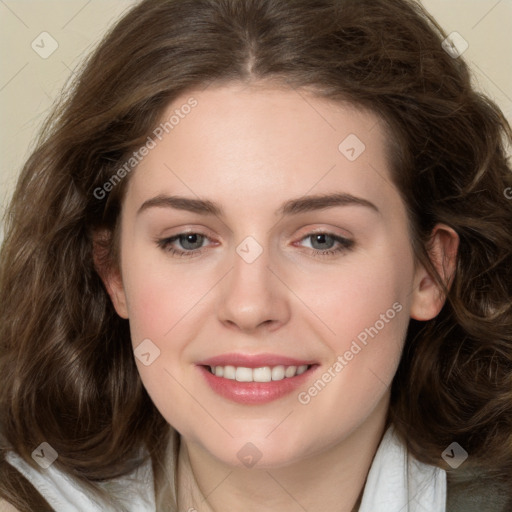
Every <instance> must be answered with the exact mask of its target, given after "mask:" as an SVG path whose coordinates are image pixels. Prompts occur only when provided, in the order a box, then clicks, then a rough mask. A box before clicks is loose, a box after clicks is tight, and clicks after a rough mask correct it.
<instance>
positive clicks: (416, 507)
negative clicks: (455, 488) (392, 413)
mask: <svg viewBox="0 0 512 512" xmlns="http://www.w3.org/2000/svg"><path fill="white" fill-rule="evenodd" d="M445 510H446V471H444V470H443V469H441V468H437V467H435V466H430V465H428V464H424V463H422V462H419V461H418V460H417V459H415V458H414V457H412V456H411V455H410V454H409V453H408V452H407V448H406V446H405V445H404V443H403V442H402V441H401V439H400V438H399V437H398V435H397V434H396V432H395V428H394V427H393V426H390V427H389V428H388V430H387V431H386V433H385V434H384V437H383V438H382V441H381V443H380V445H379V448H378V449H377V452H376V453H375V457H374V458H373V462H372V465H371V467H370V471H369V473H368V477H367V479H366V485H365V488H364V492H363V498H362V500H361V506H360V507H359V510H358V512H445Z"/></svg>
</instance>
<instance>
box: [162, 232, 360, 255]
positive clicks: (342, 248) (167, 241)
mask: <svg viewBox="0 0 512 512" xmlns="http://www.w3.org/2000/svg"><path fill="white" fill-rule="evenodd" d="M186 235H199V236H202V237H205V238H206V239H208V237H207V236H206V235H204V234H202V233H198V232H194V231H191V232H185V233H179V234H178V235H174V236H172V237H170V238H162V239H158V240H157V245H158V247H159V248H160V249H162V250H163V251H165V252H168V253H170V254H171V255H172V256H176V257H179V258H182V257H183V258H190V257H194V256H199V255H200V254H201V253H202V252H203V250H202V248H201V249H193V250H191V251H181V250H177V249H175V248H174V247H172V245H171V244H172V243H173V242H175V241H177V240H179V238H180V237H182V236H186ZM315 235H327V236H329V237H331V238H332V239H333V240H334V241H335V242H337V243H338V244H339V245H338V248H337V249H326V250H323V251H322V250H320V249H311V250H312V251H313V252H312V255H313V256H314V257H318V258H322V257H328V256H335V255H336V254H341V253H344V252H346V251H349V250H351V249H352V248H353V246H354V241H353V240H349V239H348V238H343V237H341V236H338V235H335V234H333V233H329V232H327V231H318V232H313V233H309V234H308V235H306V236H304V237H303V238H301V240H300V241H303V240H305V239H307V238H311V237H313V236H315Z"/></svg>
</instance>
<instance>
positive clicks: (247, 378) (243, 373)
mask: <svg viewBox="0 0 512 512" xmlns="http://www.w3.org/2000/svg"><path fill="white" fill-rule="evenodd" d="M236 380H237V381H238V382H252V369H251V368H244V367H242V366H240V367H238V368H237V369H236Z"/></svg>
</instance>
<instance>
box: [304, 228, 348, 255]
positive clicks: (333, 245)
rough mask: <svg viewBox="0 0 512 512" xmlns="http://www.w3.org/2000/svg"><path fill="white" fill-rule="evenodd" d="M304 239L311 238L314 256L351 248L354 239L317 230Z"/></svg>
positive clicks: (332, 253) (336, 252) (337, 252)
mask: <svg viewBox="0 0 512 512" xmlns="http://www.w3.org/2000/svg"><path fill="white" fill-rule="evenodd" d="M303 240H310V246H311V249H312V250H313V252H312V255H313V256H319V257H322V256H330V255H334V254H339V253H342V252H345V251H348V250H350V249H351V248H352V247H353V246H354V241H353V240H349V239H348V238H344V237H342V236H338V235H335V234H333V233H326V232H317V233H310V234H309V235H306V236H305V237H304V238H302V240H301V241H303Z"/></svg>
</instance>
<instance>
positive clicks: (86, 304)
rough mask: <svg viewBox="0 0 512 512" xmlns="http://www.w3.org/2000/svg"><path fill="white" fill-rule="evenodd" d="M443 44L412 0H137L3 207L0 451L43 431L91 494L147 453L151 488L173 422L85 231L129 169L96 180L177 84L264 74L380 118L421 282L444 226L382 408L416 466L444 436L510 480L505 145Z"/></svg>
mask: <svg viewBox="0 0 512 512" xmlns="http://www.w3.org/2000/svg"><path fill="white" fill-rule="evenodd" d="M444 37H446V35H445V34H444V33H443V31H442V30H441V28H440V27H439V26H438V25H437V23H436V22H435V21H434V20H433V19H432V17H431V16H430V15H428V14H427V13H426V12H425V11H424V9H423V8H422V7H421V6H420V5H419V4H418V3H416V2H414V1H412V0H293V1H292V0H286V1H285V0H242V1H240V0H145V1H143V2H141V3H140V4H138V5H136V6H135V7H134V8H133V9H132V10H130V11H129V12H127V13H126V14H125V15H124V17H123V18H122V19H121V20H120V21H119V22H118V23H117V24H116V25H115V26H114V28H113V29H112V30H111V31H110V33H109V34H107V35H106V36H105V38H104V40H103V41H102V42H101V44H100V45H99V47H98V48H97V50H96V51H95V52H94V53H93V54H92V55H91V56H90V58H89V59H88V60H87V62H86V63H85V64H84V66H83V68H82V69H81V70H80V72H79V73H78V75H77V78H76V80H75V81H74V83H73V84H72V85H71V87H70V88H68V89H67V90H66V91H65V93H63V96H62V101H61V103H60V106H59V107H58V108H57V109H56V110H55V112H54V114H53V115H52V117H51V118H50V119H49V120H48V122H47V124H46V125H45V128H44V130H43V132H42V134H41V136H40V140H39V143H38V146H37V148H36V150H35V151H34V152H33V154H32V155H31V157H30V158H29V159H28V161H27V163H26V165H25V166H24V168H23V171H22V173H21V176H20V178H19V181H18V184H17V188H16V191H15V193H14V196H13V199H12V203H11V205H10V208H9V210H8V214H7V217H6V236H5V242H4V244H3V248H2V252H1V268H0V344H1V350H2V353H1V359H0V374H1V375H2V376H3V386H2V389H1V391H0V406H1V411H2V415H1V437H2V449H3V451H4V453H5V450H7V449H12V450H15V451H16V452H18V453H19V454H21V455H22V456H23V457H24V458H25V459H26V460H27V461H28V462H29V463H32V464H33V462H32V460H31V457H30V454H31V452H32V450H33V449H34V448H35V447H36V446H38V445H39V444H40V443H41V442H42V441H46V442H48V443H49V444H50V445H51V446H52V447H53V448H54V449H55V450H56V451H57V452H58V454H59V458H58V459H57V461H56V462H55V464H56V466H57V467H58V468H60V469H61V470H63V471H65V472H67V473H68V474H70V475H72V476H74V477H76V478H77V479H79V480H80V481H81V482H83V483H84V484H87V485H89V486H90V487H91V488H98V489H99V486H98V485H97V484H96V483H98V482H101V481H105V480H108V479H112V478H114V477H117V476H120V475H123V474H126V473H128V472H129V471H131V470H133V469H134V468H135V467H137V466H138V465H139V464H141V463H142V462H143V460H144V459H143V457H142V456H141V452H140V449H141V447H143V448H146V450H147V451H148V453H149V456H150V457H151V459H152V462H153V468H154V471H155V482H156V488H157V494H158V496H160V497H161V496H163V494H164V490H165V484H164V480H165V478H164V468H165V466H166V461H165V460H164V454H165V453H166V447H168V445H169V442H170V440H171V439H173V436H174V435H175V434H174V432H173V430H172V429H171V428H170V426H169V425H168V424H167V423H166V421H165V420H164V419H163V417H162V416H161V414H160V413H159V412H158V411H157V409H156V407H155V406H154V405H153V403H152V401H151V399H150V398H149V396H148V394H147V393H146V391H145V389H144V387H143V386H142V383H141V380H140V378H139V375H138V372H137V368H136V365H135V362H134V357H133V351H132V345H131V341H130V334H129V328H128V322H127V321H126V320H123V319H121V318H120V317H119V316H118V315H117V314H116V313H115V310H114V308H113V306H112V304H111V302H110V299H109V297H108V295H107V293H106V291H105V288H104V286H103V284H102V281H101V279H100V277H99V275H98V273H97V271H96V270H95V265H94V261H93V241H94V234H95V233H98V232H100V231H102V230H103V231H102V232H105V233H107V234H109V233H110V234H112V235H113V234H115V233H116V232H117V224H118V218H119V213H120V210H121V206H122V199H123V191H124V190H125V189H126V184H127V183H128V181H129V179H130V175H128V176H126V177H125V178H124V179H123V180H122V181H121V182H120V183H119V184H117V185H116V186H115V187H114V188H113V190H112V192H110V194H109V196H108V198H105V199H98V198H97V197H96V196H95V194H94V191H95V190H96V189H98V188H102V187H103V186H104V184H105V183H106V182H108V181H109V180H110V179H111V177H112V176H113V175H114V174H115V173H116V171H117V170H118V169H119V168H120V166H122V165H123V164H124V162H126V160H127V158H129V155H130V154H131V153H132V152H133V151H134V150H136V149H138V148H140V147H141V145H142V144H144V143H145V142H146V139H147V137H148V134H150V133H151V132H152V130H153V129H154V128H155V126H156V125H157V124H158V123H159V121H160V118H161V116H162V114H163V112H164V110H165V108H166V107H167V106H168V105H169V102H171V101H172V100H173V99H174V98H176V97H177V96H178V95H180V94H182V93H185V92H187V91H189V90H192V89H194V88H197V87H204V86H206V85H208V84H209V83H213V82H217V83H222V82H228V81H241V82H252V81H260V80H266V79H268V80H274V81H275V82H276V83H280V84H282V85H285V86H288V87H291V88H309V89H310V90H313V91H315V93H316V94H317V95H318V96H319V97H324V98H330V99H333V100H335V101H349V102H351V103H353V104H355V105H358V106H360V107H362V108H365V109H369V110H370V111H372V112H374V113H376V114H377V115H378V116H380V117H381V118H382V119H383V120H384V121H385V122H386V123H387V124H388V125H389V127H390V132H389V144H390V150H391V151H390V154H391V160H392V162H391V163H392V170H393V181H394V183H395V185H396V186H397V188H398V190H399V191H400V193H401V196H402V199H403V201H404V203H405V205H406V206H407V211H408V215H409V222H410V226H411V243H412V244H413V247H414V250H415V254H416V257H417V258H418V261H420V262H421V263H423V264H424V265H426V266H427V268H429V270H430V271H431V272H432V274H433V275H434V276H436V272H435V269H434V268H433V266H432V265H431V264H430V261H429V259H428V252H427V248H428V242H429V236H430V233H431V231H432V228H433V227H434V226H435V224H436V223H439V222H441V223H445V224H447V225H449V226H451V227H452V228H453V229H454V230H455V231H456V232H457V233H458V235H459V237H460V247H459V253H458V258H457V267H456V272H455V276H454V280H453V283H452V286H451V288H450V289H449V290H447V289H446V290H445V291H446V294H447V301H446V304H445V306H444V308H443V309H442V311H441V313H440V314H439V315H438V316H437V317H436V318H434V319H433V320H431V321H428V322H415V321H411V323H410V326H409V331H408V333H407V339H406V344H405V349H404V353H403V357H402V360H401V363H400V366H399V369H398V372H397V374H396V377H395V379H394V381H393V385H392V399H391V405H390V413H389V414H390V419H391V421H393V423H394V424H395V425H396V427H397V429H398V432H399V434H400V435H401V436H402V438H403V439H404V441H405V442H406V443H407V445H408V447H409V449H410V450H411V451H412V453H413V454H414V455H415V456H416V457H417V458H418V459H419V460H422V461H425V462H428V463H433V464H435V465H438V466H441V467H444V468H446V465H445V464H444V462H443V460H442V458H441V453H442V452H443V450H444V449H445V448H446V447H447V446H448V445H449V444H450V443H452V442H453V441H457V442H458V443H459V444H460V445H461V446H463V447H464V449H465V450H466V451H467V452H468V453H469V455H470V457H469V459H468V461H467V465H466V467H469V468H473V467H474V468H482V469H484V470H487V471H489V472H492V474H493V475H498V476H499V475H501V476H502V477H504V478H505V477H507V476H510V474H511V473H512V310H511V308H512V306H511V304H512V200H509V199H507V197H506V191H507V190H511V191H512V188H510V187H512V174H511V171H510V167H509V165H508V163H507V158H506V154H505V149H504V148H505V144H506V141H508V142H511V141H512V133H511V129H510V126H509V125H508V124H507V121H506V120H505V118H504V116H503V115H502V113H501V112H500V110H499V109H498V108H497V107H496V106H495V105H494V104H493V103H492V102H491V101H490V100H489V99H488V98H486V97H485V96H483V95H481V94H479V93H477V92H476V91H475V90H474V89H473V88H472V86H471V83H470V74H469V72H468V68H467V66H466V64H465V63H464V61H463V59H462V58H452V57H451V56H450V55H448V54H447V53H446V52H445V51H444V49H443V48H442V46H441V42H442V40H443V39H444ZM134 172H136V170H135V171H134ZM113 240H115V236H107V237H106V238H105V239H104V240H103V246H102V248H103V250H104V253H105V260H104V262H103V264H112V265H115V262H116V252H115V244H114V243H113ZM436 278H437V279H440V278H439V276H436ZM1 464H2V466H1V468H2V469H1V473H2V474H1V475H0V476H3V478H0V496H5V497H6V498H7V499H8V500H9V501H11V502H12V503H13V504H15V505H16V506H17V507H18V508H20V509H21V510H33V509H36V508H37V507H38V506H41V505H40V504H39V505H37V506H36V505H35V504H34V503H35V498H34V497H33V496H30V495H29V494H28V491H27V494H26V495H24V494H23V493H22V492H21V491H20V489H21V488H22V487H23V488H26V485H25V483H24V481H23V479H22V477H21V475H16V471H14V472H13V471H11V470H10V469H9V468H8V464H7V463H6V462H5V461H2V463H1ZM34 467H35V466H34ZM98 492H99V490H98ZM166 492H169V491H168V490H167V491H166ZM159 510H164V507H163V506H161V508H159Z"/></svg>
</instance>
